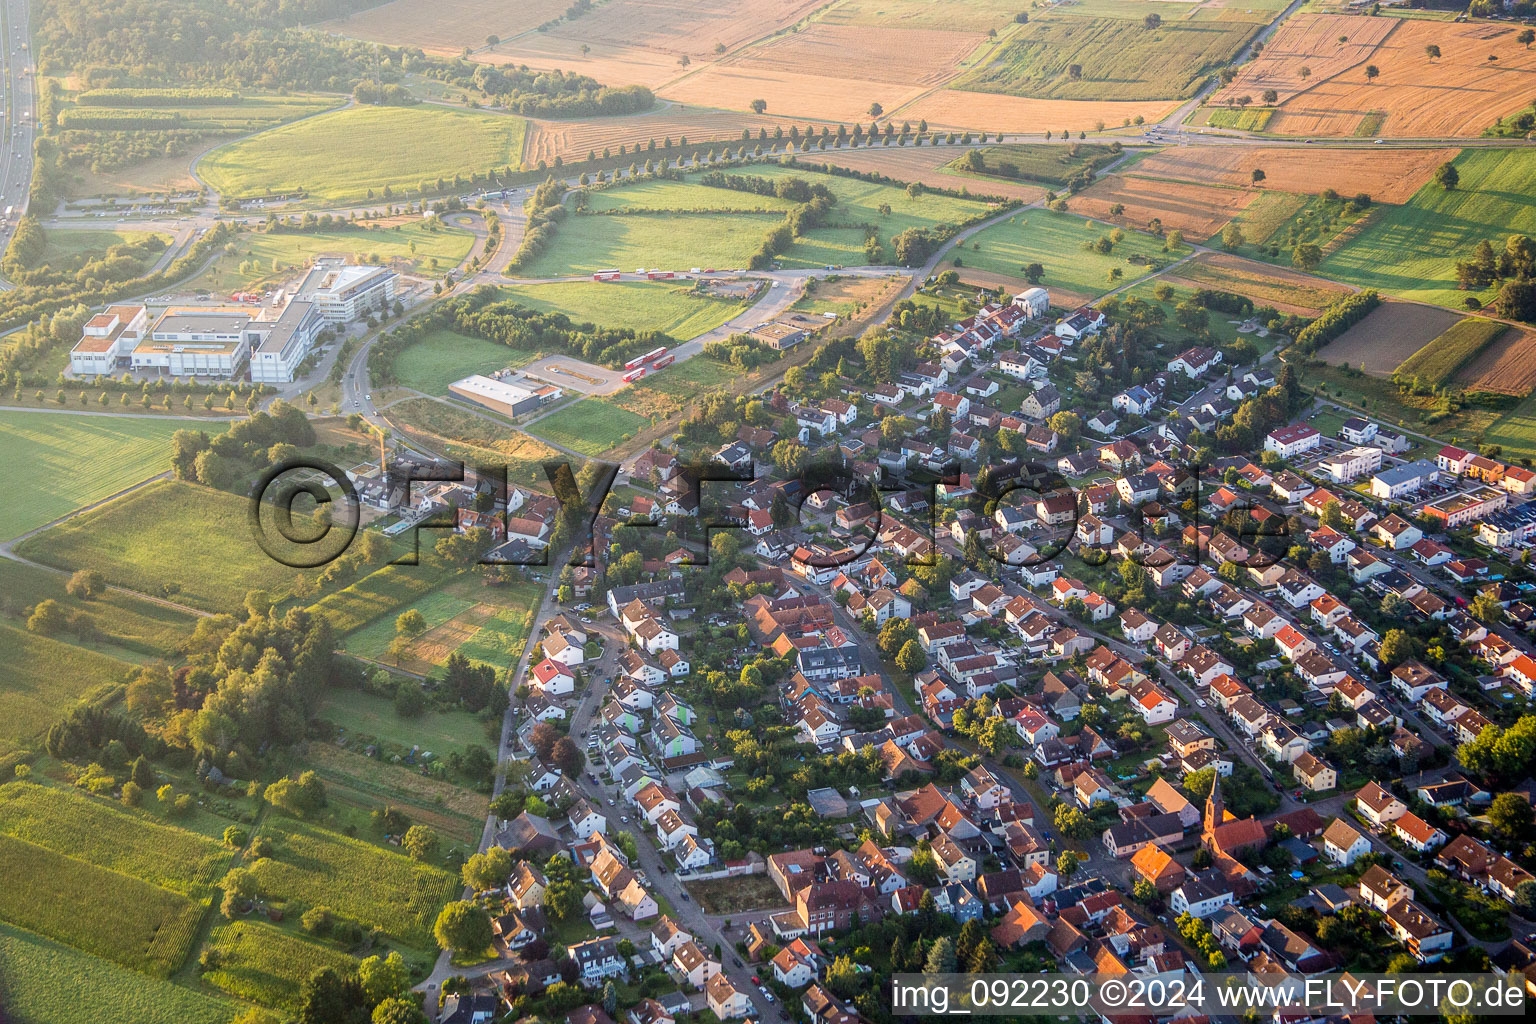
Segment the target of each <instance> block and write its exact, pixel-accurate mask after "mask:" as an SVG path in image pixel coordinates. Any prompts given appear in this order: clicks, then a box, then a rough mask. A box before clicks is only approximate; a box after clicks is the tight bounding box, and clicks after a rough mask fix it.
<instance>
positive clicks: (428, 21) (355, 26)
mask: <svg viewBox="0 0 1536 1024" xmlns="http://www.w3.org/2000/svg"><path fill="white" fill-rule="evenodd" d="M569 6H570V2H569V0H518V2H517V3H515V4H509V3H507V2H506V0H393V2H391V3H387V4H384V5H383V6H382V7H370V8H368V9H367V10H365V11H359V12H357V13H356V14H351V15H348V16H346V17H343V18H335V19H333V20H331V21H325V22H321V23H320V24H319V25H316V26H315V27H316V28H318V29H319V30H320V31H322V32H332V33H335V34H336V35H341V36H349V37H351V38H353V39H368V40H371V41H373V42H376V43H388V44H390V45H394V46H419V47H421V48H422V49H423V50H425V51H427V52H428V53H441V54H450V55H453V56H458V55H459V54H460V53H462V52H463V50H464V47H466V46H468V47H470V48H471V49H476V48H479V47H481V46H484V45H485V40H486V38H487V37H488V36H493V35H494V36H497V37H499V38H501V39H508V38H510V37H512V36H515V35H517V34H518V33H521V32H530V31H532V30H533V29H536V28H538V27H539V26H540V25H542V24H544V23H545V22H547V21H552V20H553V19H555V18H558V17H560V16H561V15H562V14H564V13H565V10H566V8H567V7H569Z"/></svg>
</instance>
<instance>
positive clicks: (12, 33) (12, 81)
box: [0, 0, 37, 287]
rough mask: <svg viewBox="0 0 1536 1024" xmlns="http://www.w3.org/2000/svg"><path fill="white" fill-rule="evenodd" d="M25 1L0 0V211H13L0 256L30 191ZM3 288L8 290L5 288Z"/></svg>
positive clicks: (31, 117) (32, 101) (32, 114)
mask: <svg viewBox="0 0 1536 1024" xmlns="http://www.w3.org/2000/svg"><path fill="white" fill-rule="evenodd" d="M29 18H30V14H29V13H28V11H27V3H26V0H0V38H3V42H0V64H3V66H0V74H3V85H0V88H3V90H4V102H3V104H0V130H3V132H4V139H3V140H0V211H3V210H4V209H5V208H6V207H8V206H14V207H15V208H16V209H15V211H14V212H13V213H12V215H11V217H9V218H8V220H7V223H6V225H5V228H4V229H3V230H0V252H3V251H4V249H5V247H6V246H8V245H10V242H11V236H12V234H14V233H15V230H16V221H17V219H18V218H19V217H20V216H21V213H22V211H23V210H25V209H26V205H27V194H28V192H29V190H30V189H31V188H32V135H33V130H34V128H35V125H36V120H37V98H36V96H34V95H33V92H32V84H33V81H34V77H33V76H34V73H35V69H34V68H33V66H32V47H31V36H30V31H31V27H30V24H29V21H28V19H29ZM6 287H9V286H8V285H7V286H6Z"/></svg>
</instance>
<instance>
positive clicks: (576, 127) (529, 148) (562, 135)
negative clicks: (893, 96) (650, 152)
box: [523, 107, 836, 164]
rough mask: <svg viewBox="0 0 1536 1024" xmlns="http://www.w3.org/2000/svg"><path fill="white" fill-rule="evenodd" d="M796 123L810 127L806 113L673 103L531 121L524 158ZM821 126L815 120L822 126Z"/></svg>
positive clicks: (735, 136) (720, 136) (707, 138)
mask: <svg viewBox="0 0 1536 1024" xmlns="http://www.w3.org/2000/svg"><path fill="white" fill-rule="evenodd" d="M796 126H797V127H799V128H800V130H801V131H802V132H804V131H805V130H806V129H808V128H810V127H811V122H809V121H806V120H804V119H803V118H802V119H799V120H793V119H790V118H787V117H772V116H767V115H759V114H751V113H745V112H743V113H733V112H730V111H724V110H701V109H697V108H691V107H673V108H672V109H669V110H665V111H662V112H660V113H655V114H636V115H633V116H631V117H599V118H593V119H592V120H590V121H529V122H528V130H527V134H526V136H525V140H524V142H523V162H524V163H527V164H537V163H538V162H539V161H540V160H544V161H546V162H550V163H553V162H554V159H555V157H557V156H558V157H561V158H563V159H564V160H566V161H567V162H569V161H572V160H585V159H586V157H587V154H588V153H592V152H596V153H599V154H601V153H602V151H603V149H604V147H607V148H609V149H612V150H613V151H614V152H617V151H618V148H619V146H621V145H623V146H628V147H630V148H631V149H633V148H634V147H635V146H636V145H640V146H644V145H646V144H647V143H649V142H650V140H651V139H655V140H656V145H658V146H660V145H662V144H663V143H665V142H666V140H667V139H671V140H672V141H673V143H674V144H677V145H681V140H682V139H687V140H688V142H689V144H690V145H692V144H694V143H709V142H714V143H719V142H730V141H740V140H741V130H742V129H743V128H746V129H749V130H750V131H751V132H752V137H753V138H754V139H755V138H756V137H757V133H758V130H759V129H763V128H766V129H767V130H768V131H769V133H770V134H771V133H772V132H773V130H774V129H775V128H783V129H784V131H785V132H786V133H788V132H789V129H790V128H791V127H796ZM821 127H822V126H821V125H820V124H817V125H816V129H817V131H818V132H819V131H820V129H821ZM833 130H834V131H835V130H836V129H835V128H834V129H833Z"/></svg>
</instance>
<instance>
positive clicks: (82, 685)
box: [0, 626, 131, 754]
mask: <svg viewBox="0 0 1536 1024" xmlns="http://www.w3.org/2000/svg"><path fill="white" fill-rule="evenodd" d="M0 665H4V666H5V671H4V673H3V675H0V723H3V724H0V754H3V753H7V752H9V751H11V750H15V749H18V748H20V747H26V746H30V745H31V744H32V743H33V742H34V741H36V740H37V739H39V738H40V737H41V736H42V735H43V733H45V732H47V731H48V727H49V726H50V725H52V724H53V723H54V722H55V721H57V720H58V719H59V718H61V717H63V715H64V712H66V711H67V710H69V708H70V706H71V705H73V704H74V703H75V702H76V701H77V700H79V699H80V698H81V697H83V696H85V695H86V694H88V693H90V692H92V691H93V690H96V689H98V688H100V687H103V686H108V685H111V684H113V683H120V682H123V681H124V679H125V677H126V675H127V673H128V672H129V671H130V669H131V666H129V664H128V663H127V662H124V661H119V660H117V659H116V658H112V657H108V656H107V655H105V654H97V653H96V652H94V651H87V650H84V649H83V648H80V647H72V646H70V645H69V644H67V643H62V642H60V641H59V640H54V639H51V638H49V637H46V636H38V635H37V634H35V633H28V632H26V631H25V630H21V629H12V628H11V627H10V626H0Z"/></svg>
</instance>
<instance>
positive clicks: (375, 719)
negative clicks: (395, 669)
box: [319, 690, 485, 751]
mask: <svg viewBox="0 0 1536 1024" xmlns="http://www.w3.org/2000/svg"><path fill="white" fill-rule="evenodd" d="M319 717H321V718H325V719H329V720H330V721H332V722H335V723H336V724H337V725H338V726H341V727H342V728H344V729H346V730H347V732H348V733H358V734H361V735H366V736H372V737H374V738H375V739H377V740H381V741H383V742H385V743H393V744H395V745H397V746H401V747H404V748H406V749H407V750H409V749H410V748H411V747H413V746H419V747H421V748H423V749H424V750H432V751H448V750H462V749H463V748H464V745H465V744H467V743H475V742H478V741H480V740H481V739H482V738H483V737H484V735H485V729H484V728H483V727H482V726H481V724H480V720H479V719H477V718H476V717H475V716H474V715H472V714H470V713H469V712H468V711H427V712H424V713H422V714H421V715H418V716H417V717H415V718H401V717H400V716H399V715H397V714H395V702H394V701H392V700H389V699H387V698H385V697H375V696H374V695H373V694H371V693H364V692H363V691H361V690H330V691H328V692H327V693H326V697H325V701H324V702H323V703H322V704H321V705H320V712H319Z"/></svg>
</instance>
